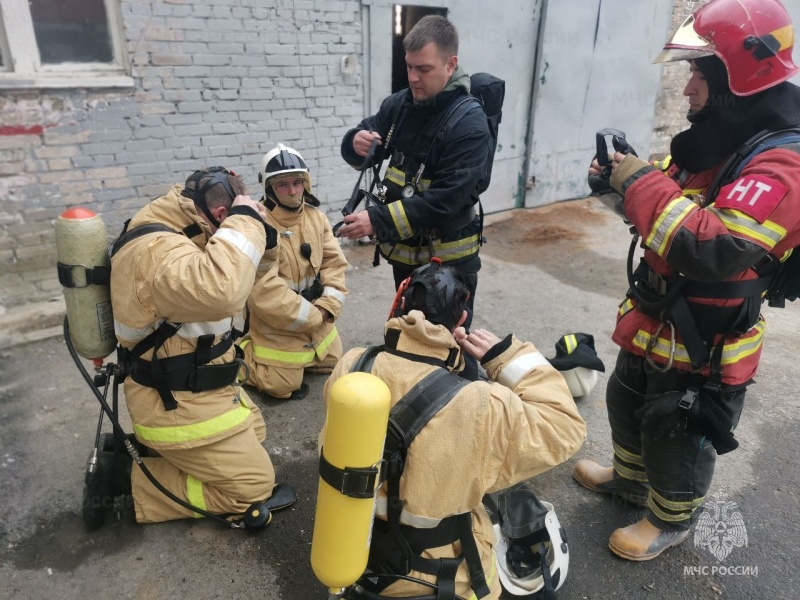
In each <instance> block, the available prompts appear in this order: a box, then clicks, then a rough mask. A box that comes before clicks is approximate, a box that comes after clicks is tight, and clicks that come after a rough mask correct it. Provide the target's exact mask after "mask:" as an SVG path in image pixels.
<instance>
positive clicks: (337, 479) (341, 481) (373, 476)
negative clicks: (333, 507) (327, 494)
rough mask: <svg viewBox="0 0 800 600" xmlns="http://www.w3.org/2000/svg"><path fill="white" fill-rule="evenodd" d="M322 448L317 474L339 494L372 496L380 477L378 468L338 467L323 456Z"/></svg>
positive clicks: (362, 496)
mask: <svg viewBox="0 0 800 600" xmlns="http://www.w3.org/2000/svg"><path fill="white" fill-rule="evenodd" d="M324 450H325V449H324V448H322V450H321V451H320V453H319V476H320V477H322V480H323V481H324V482H325V483H327V484H328V485H329V486H331V487H332V488H333V489H335V490H336V491H337V492H339V493H340V494H344V495H345V496H349V497H350V498H372V497H373V496H374V495H375V491H376V484H377V482H378V478H379V477H380V469H378V468H377V467H375V466H369V467H345V468H344V469H340V468H339V467H337V466H335V465H333V464H331V463H330V462H328V460H327V459H326V458H325V452H324Z"/></svg>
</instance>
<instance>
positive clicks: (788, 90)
mask: <svg viewBox="0 0 800 600" xmlns="http://www.w3.org/2000/svg"><path fill="white" fill-rule="evenodd" d="M695 65H697V68H698V69H700V72H701V73H702V74H703V77H704V78H705V80H706V82H707V84H708V102H706V105H705V106H704V107H703V108H702V110H700V111H698V112H696V113H690V114H689V115H687V119H688V120H689V122H690V123H691V124H692V126H691V127H690V128H689V129H687V130H686V131H682V132H681V133H679V134H677V135H676V136H675V137H673V138H672V143H671V145H670V151H671V153H672V159H673V160H674V161H675V164H677V165H678V166H679V167H681V168H682V169H686V170H687V171H689V172H690V173H702V172H703V171H707V170H709V169H713V168H714V167H716V166H718V165H720V164H721V163H722V162H724V161H725V160H726V159H727V158H728V157H729V156H730V155H731V154H733V152H735V151H736V149H737V148H738V147H739V146H740V145H741V144H742V143H743V142H745V141H746V140H748V139H749V138H751V137H752V136H753V135H755V134H756V133H758V132H760V131H762V130H770V131H776V130H778V129H783V128H785V127H789V126H792V125H796V124H799V123H800V89H798V88H797V87H796V86H794V85H792V84H789V83H786V82H784V83H781V84H778V85H777V86H775V87H772V88H770V89H768V90H765V91H763V92H759V93H757V94H753V95H752V96H737V95H736V94H734V93H733V92H732V91H731V89H730V87H729V86H728V72H727V70H726V68H725V65H724V63H723V62H722V61H721V60H720V59H719V58H717V57H716V56H704V57H702V58H698V59H696V60H695Z"/></svg>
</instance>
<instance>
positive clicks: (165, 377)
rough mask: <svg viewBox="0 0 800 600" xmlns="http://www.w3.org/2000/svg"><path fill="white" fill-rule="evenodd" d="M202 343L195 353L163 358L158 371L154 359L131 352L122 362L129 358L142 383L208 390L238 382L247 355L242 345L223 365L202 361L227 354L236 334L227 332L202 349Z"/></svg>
mask: <svg viewBox="0 0 800 600" xmlns="http://www.w3.org/2000/svg"><path fill="white" fill-rule="evenodd" d="M204 337H205V336H201V338H204ZM212 338H213V336H212ZM206 339H207V338H206ZM201 346H203V344H200V343H198V351H197V352H194V353H191V354H181V355H179V356H170V357H166V358H159V359H158V364H159V367H160V369H159V371H160V372H159V373H158V374H157V375H156V374H154V373H153V367H152V361H147V360H144V359H142V358H136V357H134V356H132V355H130V353H129V352H122V353H121V358H120V363H122V362H123V360H124V359H127V360H125V362H127V364H128V367H129V372H130V375H131V379H133V380H134V381H135V382H136V383H138V384H139V385H143V386H145V387H149V388H154V389H158V390H161V389H168V390H170V391H173V392H187V391H188V392H207V391H210V390H216V389H220V388H223V387H225V386H228V385H231V384H233V383H235V381H236V377H237V375H238V373H239V370H240V369H241V366H242V362H241V360H242V358H243V356H244V353H243V352H242V350H241V349H240V348H239V347H238V346H236V358H235V359H234V360H233V362H230V363H225V364H221V365H209V364H198V363H202V362H206V363H207V362H211V361H212V360H215V359H217V358H219V357H221V356H223V355H224V354H225V353H226V352H228V350H230V348H231V346H233V336H232V335H227V336H225V337H224V338H222V339H221V340H220V342H219V343H218V344H216V345H215V346H209V347H208V348H206V349H201ZM126 354H127V356H126ZM198 354H202V356H198ZM123 357H124V358H123ZM198 359H199V360H198Z"/></svg>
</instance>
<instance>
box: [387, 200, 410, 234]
mask: <svg viewBox="0 0 800 600" xmlns="http://www.w3.org/2000/svg"><path fill="white" fill-rule="evenodd" d="M389 216H391V217H392V222H393V223H394V226H395V228H396V229H397V232H398V233H399V234H400V239H403V240H404V239H408V238H410V237H414V230H413V229H411V223H409V222H408V217H407V216H406V209H405V207H404V206H403V203H402V202H401V201H399V200H398V201H397V202H392V203H391V204H389Z"/></svg>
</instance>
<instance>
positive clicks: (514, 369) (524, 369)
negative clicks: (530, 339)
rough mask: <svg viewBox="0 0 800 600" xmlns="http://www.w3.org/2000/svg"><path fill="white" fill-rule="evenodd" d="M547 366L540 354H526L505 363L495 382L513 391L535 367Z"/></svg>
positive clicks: (547, 363) (545, 360)
mask: <svg viewBox="0 0 800 600" xmlns="http://www.w3.org/2000/svg"><path fill="white" fill-rule="evenodd" d="M549 364H550V363H549V362H548V361H547V359H546V358H545V357H544V356H543V355H542V353H541V352H528V353H527V354H523V355H522V356H518V357H516V358H515V359H513V360H511V361H510V362H508V363H506V365H505V366H504V367H503V368H502V370H501V371H500V376H499V377H498V378H497V381H498V382H499V383H502V384H503V385H504V386H506V387H507V388H509V389H511V390H513V389H514V387H515V386H516V385H517V384H518V383H519V382H520V381H521V380H522V378H523V377H525V376H526V375H527V374H528V373H530V372H531V371H533V370H534V369H535V368H536V367H541V366H542V365H549Z"/></svg>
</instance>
